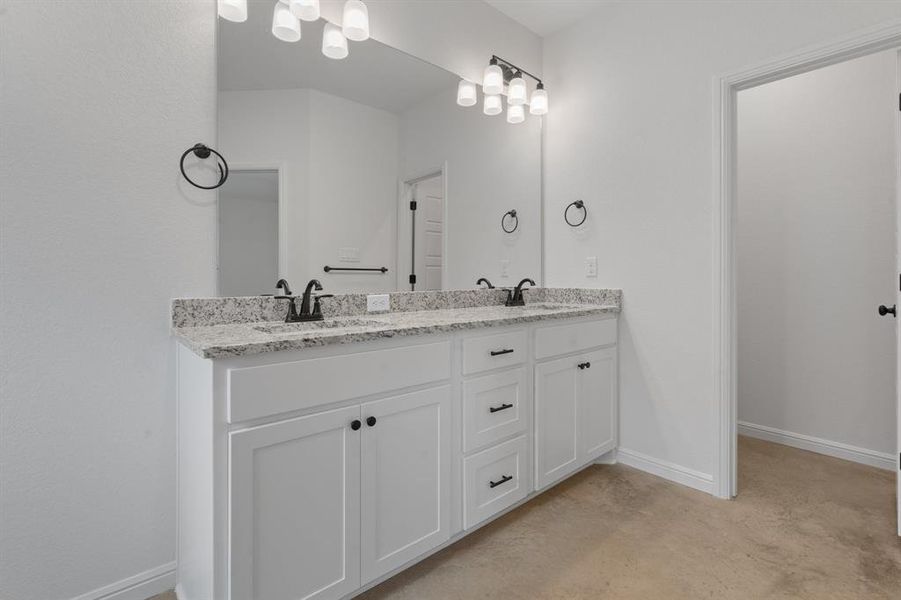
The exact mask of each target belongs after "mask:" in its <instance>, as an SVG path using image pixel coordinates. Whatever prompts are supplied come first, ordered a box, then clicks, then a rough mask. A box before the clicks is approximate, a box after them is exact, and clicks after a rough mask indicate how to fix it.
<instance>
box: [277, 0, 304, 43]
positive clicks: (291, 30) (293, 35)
mask: <svg viewBox="0 0 901 600" xmlns="http://www.w3.org/2000/svg"><path fill="white" fill-rule="evenodd" d="M272 35H274V36H275V37H277V38H278V39H280V40H281V41H283V42H296V41H298V40H299V39H300V21H299V20H298V19H297V17H295V16H294V15H292V14H291V10H290V9H289V8H288V5H287V4H285V3H283V2H281V1H279V2H276V3H275V11H274V12H273V13H272Z"/></svg>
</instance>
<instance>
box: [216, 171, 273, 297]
mask: <svg viewBox="0 0 901 600" xmlns="http://www.w3.org/2000/svg"><path fill="white" fill-rule="evenodd" d="M236 171H275V172H276V174H277V175H276V176H277V177H278V208H277V209H276V210H277V212H278V265H277V266H276V273H278V277H279V279H285V278H287V273H288V219H287V212H288V206H287V202H286V200H285V173H286V172H287V169H286V167H285V163H284V162H280V161H273V162H246V163H232V164H231V165H229V173H230V174H231V173H234V172H236ZM219 242H220V240H219V190H216V293H218V294H219V295H220V296H221V295H222V294H221V290H220V288H219V279H220V278H219V266H220V262H219ZM273 285H275V282H273Z"/></svg>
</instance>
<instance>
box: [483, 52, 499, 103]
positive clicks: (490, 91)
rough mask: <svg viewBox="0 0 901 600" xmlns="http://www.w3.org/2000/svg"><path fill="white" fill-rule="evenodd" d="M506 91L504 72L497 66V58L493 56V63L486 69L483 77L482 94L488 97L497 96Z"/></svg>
mask: <svg viewBox="0 0 901 600" xmlns="http://www.w3.org/2000/svg"><path fill="white" fill-rule="evenodd" d="M503 91H504V72H503V71H502V70H501V68H500V66H499V65H498V64H497V57H496V56H492V57H491V62H489V63H488V66H487V67H485V73H484V75H483V76H482V92H484V94H485V95H486V96H496V95H498V94H501V93H503Z"/></svg>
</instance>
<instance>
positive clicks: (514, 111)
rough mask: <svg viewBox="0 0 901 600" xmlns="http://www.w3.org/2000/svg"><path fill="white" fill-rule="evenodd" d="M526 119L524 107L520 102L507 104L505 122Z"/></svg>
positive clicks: (520, 121)
mask: <svg viewBox="0 0 901 600" xmlns="http://www.w3.org/2000/svg"><path fill="white" fill-rule="evenodd" d="M525 120H526V108H525V106H523V105H522V104H508V105H507V123H514V124H515V123H522V122H523V121H525Z"/></svg>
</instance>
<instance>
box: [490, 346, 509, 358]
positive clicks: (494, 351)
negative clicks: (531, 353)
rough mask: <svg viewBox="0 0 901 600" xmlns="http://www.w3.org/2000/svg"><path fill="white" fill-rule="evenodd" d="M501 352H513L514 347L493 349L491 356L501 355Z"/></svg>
mask: <svg viewBox="0 0 901 600" xmlns="http://www.w3.org/2000/svg"><path fill="white" fill-rule="evenodd" d="M501 354H513V348H504V349H503V350H492V351H491V356H500V355H501Z"/></svg>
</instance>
